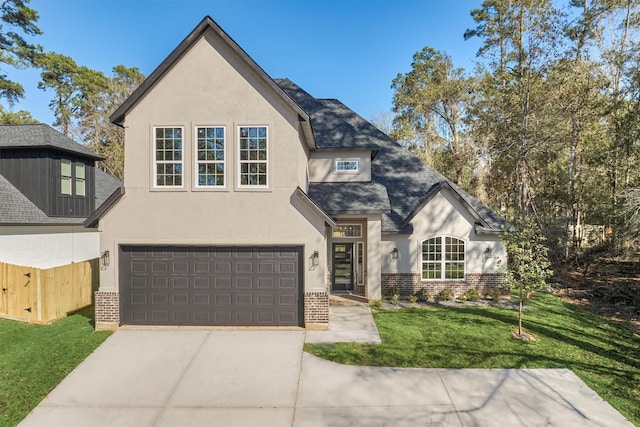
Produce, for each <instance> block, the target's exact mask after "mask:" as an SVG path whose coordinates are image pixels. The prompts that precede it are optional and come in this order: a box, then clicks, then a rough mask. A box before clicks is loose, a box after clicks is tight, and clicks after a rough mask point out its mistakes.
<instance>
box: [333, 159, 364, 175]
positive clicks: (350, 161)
mask: <svg viewBox="0 0 640 427" xmlns="http://www.w3.org/2000/svg"><path fill="white" fill-rule="evenodd" d="M344 163H355V164H356V168H355V169H340V168H339V167H338V165H339V164H344ZM334 168H335V171H336V173H358V172H360V162H359V161H358V160H357V159H341V160H336V162H335V166H334Z"/></svg>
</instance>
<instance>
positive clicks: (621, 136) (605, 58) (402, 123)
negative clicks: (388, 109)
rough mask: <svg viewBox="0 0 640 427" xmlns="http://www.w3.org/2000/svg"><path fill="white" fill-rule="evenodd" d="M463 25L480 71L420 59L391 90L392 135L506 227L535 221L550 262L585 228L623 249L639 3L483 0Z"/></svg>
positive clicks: (574, 245)
mask: <svg viewBox="0 0 640 427" xmlns="http://www.w3.org/2000/svg"><path fill="white" fill-rule="evenodd" d="M470 13H471V17H472V18H473V20H474V22H475V26H474V27H473V28H470V29H469V30H467V31H466V32H465V34H464V37H465V38H466V39H468V38H472V37H473V38H479V39H480V41H481V45H480V49H479V51H478V57H477V58H478V62H477V66H476V68H475V69H474V70H472V72H470V71H468V70H461V69H459V68H456V67H455V65H454V64H453V63H452V61H451V59H450V58H449V56H448V55H447V54H446V52H438V51H436V50H434V49H433V48H431V47H428V46H427V47H424V48H423V49H422V50H421V51H419V52H417V53H416V54H415V55H414V57H413V62H412V64H411V71H410V72H408V73H406V74H403V75H398V77H396V78H395V79H394V80H393V82H392V86H391V87H392V89H393V90H394V98H393V106H394V113H395V117H394V128H393V131H392V135H393V136H394V137H396V138H397V139H398V140H400V141H401V142H402V143H404V144H405V145H406V146H407V147H408V148H409V149H411V150H413V151H414V152H416V154H417V155H418V156H420V157H421V158H423V159H425V160H426V161H427V162H429V163H430V164H431V165H432V166H434V167H435V168H436V169H438V170H439V171H440V172H442V173H443V174H444V175H445V176H447V177H448V178H450V179H451V180H453V181H454V182H456V183H457V184H459V185H460V186H462V187H463V188H465V189H467V190H468V191H470V192H472V193H473V194H475V195H476V196H477V197H478V198H480V199H481V200H482V201H484V202H485V203H487V204H488V205H489V206H492V207H493V208H494V209H496V210H500V211H501V212H503V213H504V214H505V215H506V216H507V219H508V220H509V221H511V222H512V223H514V224H516V225H517V224H519V223H528V222H529V221H530V220H531V221H533V223H534V225H535V227H536V229H537V230H538V232H541V233H543V234H544V235H545V236H546V237H547V238H548V245H549V247H550V248H551V249H552V253H553V254H554V255H556V256H564V257H567V256H569V255H570V254H571V253H574V252H575V251H578V250H580V243H581V240H580V236H579V230H580V227H581V225H582V224H599V225H604V226H606V227H608V229H609V230H611V235H612V237H613V239H614V240H615V241H616V245H618V246H620V245H624V244H625V242H626V241H627V240H628V239H629V235H628V233H629V230H631V229H632V227H630V226H629V224H628V222H629V220H630V216H629V214H628V209H627V208H628V206H629V200H633V197H630V195H631V194H634V193H632V192H630V189H637V188H640V156H639V154H640V118H639V117H640V114H639V113H640V72H638V69H639V67H638V65H640V64H638V62H639V60H640V59H639V58H640V51H639V48H640V19H639V17H640V1H638V0H569V1H549V0H535V1H534V0H520V1H512V0H485V1H483V3H482V5H481V7H479V8H477V9H474V10H472V11H471V12H470ZM425 152H426V154H425ZM443 153H445V154H446V156H445V157H444V158H443V155H442V154H443ZM625 233H627V234H625Z"/></svg>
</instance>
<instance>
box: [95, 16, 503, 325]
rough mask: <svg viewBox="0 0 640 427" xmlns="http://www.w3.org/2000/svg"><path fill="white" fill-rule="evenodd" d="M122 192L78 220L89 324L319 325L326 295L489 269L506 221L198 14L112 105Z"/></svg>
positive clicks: (489, 275) (377, 294) (486, 274)
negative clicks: (104, 257) (92, 272)
mask: <svg viewBox="0 0 640 427" xmlns="http://www.w3.org/2000/svg"><path fill="white" fill-rule="evenodd" d="M111 120H112V121H113V122H114V123H115V124H117V125H119V126H122V127H123V128H124V129H125V141H126V144H125V180H124V188H123V191H122V192H120V193H118V194H117V197H113V198H111V200H110V201H109V202H108V203H106V204H105V206H104V208H103V209H100V210H99V211H98V212H96V214H94V215H92V217H90V218H89V219H88V220H87V222H86V225H88V226H96V225H97V226H98V227H99V230H100V231H101V233H102V236H101V251H102V252H103V253H110V254H111V256H110V259H111V260H112V262H111V264H110V265H109V266H108V267H107V268H106V269H103V270H102V271H101V276H100V289H99V291H98V292H97V293H96V322H97V327H98V328H109V327H116V326H118V325H258V326H260V325H262V326H278V325H285V326H303V327H316V326H318V325H320V326H322V325H324V326H326V324H327V322H328V314H329V295H330V293H332V292H335V293H347V292H348V293H354V294H359V295H362V296H364V297H365V298H368V299H370V300H371V299H379V298H381V296H382V295H383V293H384V292H385V290H386V289H388V288H389V287H390V286H397V287H398V288H399V289H400V290H401V291H402V292H403V293H410V292H414V291H415V290H417V289H419V288H422V287H427V288H429V290H430V291H431V292H434V291H437V290H438V289H444V288H445V287H452V288H455V289H456V290H457V291H461V290H462V289H466V288H467V287H475V288H478V289H482V288H485V287H490V286H495V285H496V284H497V283H499V282H500V280H501V275H500V271H499V269H498V264H497V260H498V259H500V258H502V259H504V258H505V257H506V255H505V251H504V247H503V245H502V244H501V242H500V239H499V233H500V232H501V230H502V229H501V227H502V226H503V225H504V221H503V220H502V219H501V218H500V217H499V216H497V215H496V214H494V213H493V212H492V211H491V210H489V209H488V208H486V207H485V206H483V205H482V204H481V203H480V202H478V201H477V200H475V199H474V198H472V197H471V196H469V195H468V194H466V193H465V192H463V191H462V190H461V189H460V188H458V187H456V186H455V185H453V184H452V183H451V182H449V181H448V180H447V179H446V178H444V177H443V176H442V175H440V174H438V173H437V172H435V171H434V170H432V169H431V168H429V167H428V166H426V165H425V164H423V163H422V162H421V161H420V160H419V159H418V158H416V157H415V156H413V155H412V154H411V153H409V152H408V151H407V150H405V149H404V148H402V147H401V146H400V145H399V144H397V143H396V142H395V141H393V140H392V139H390V138H389V137H388V136H387V135H385V134H384V133H382V132H380V131H379V130H378V129H376V128H375V127H374V126H372V125H371V124H370V123H369V122H367V121H366V120H364V119H362V118H361V117H360V116H358V115H357V114H356V113H354V112H353V111H352V110H350V109H349V108H348V107H346V106H345V105H343V104H342V103H340V102H339V101H336V100H333V99H316V98H314V97H313V96H311V95H309V94H308V93H306V92H305V91H303V90H302V89H301V88H299V87H298V86H297V85H295V84H294V83H293V82H291V81H289V80H286V79H285V80H281V79H276V80H274V79H272V78H271V77H269V76H268V75H267V73H265V71H264V70H262V69H261V68H260V66H258V64H256V63H255V62H254V61H253V60H252V59H251V58H250V57H249V55H247V53H246V52H245V51H244V50H242V48H240V46H238V45H237V44H236V43H235V42H234V41H233V40H232V39H231V37H229V35H228V34H226V33H225V32H224V31H223V30H222V29H221V28H220V27H219V26H218V25H217V24H216V23H215V22H214V21H213V20H212V19H211V18H209V17H206V18H205V19H204V20H203V21H202V22H201V23H200V24H199V25H198V26H197V27H196V28H195V29H194V30H193V31H192V32H191V33H190V34H189V35H188V36H187V38H186V39H185V40H184V41H183V42H182V43H180V45H179V46H178V47H177V48H176V49H175V50H174V51H173V52H172V53H171V54H170V55H169V56H168V57H167V58H166V59H165V60H164V61H163V62H162V63H161V64H160V65H159V66H158V68H157V69H156V70H155V71H154V72H153V73H152V74H151V75H150V76H149V77H148V78H147V80H146V81H145V82H144V83H143V84H142V85H141V86H140V87H139V88H138V89H137V90H136V91H135V92H134V93H133V94H132V95H131V97H129V98H128V99H127V100H126V101H125V102H124V104H123V105H122V106H121V107H120V108H119V109H118V110H117V111H116V112H114V113H113V115H112V116H111Z"/></svg>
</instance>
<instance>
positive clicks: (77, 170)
mask: <svg viewBox="0 0 640 427" xmlns="http://www.w3.org/2000/svg"><path fill="white" fill-rule="evenodd" d="M60 193H61V194H64V195H66V196H82V197H84V196H85V195H86V167H85V164H84V163H82V162H75V163H74V162H73V161H72V160H71V159H60Z"/></svg>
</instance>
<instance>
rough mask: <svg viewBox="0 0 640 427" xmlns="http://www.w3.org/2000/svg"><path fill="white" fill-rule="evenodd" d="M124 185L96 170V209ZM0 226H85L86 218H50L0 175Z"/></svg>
mask: <svg viewBox="0 0 640 427" xmlns="http://www.w3.org/2000/svg"><path fill="white" fill-rule="evenodd" d="M121 186H122V183H121V182H120V181H118V180H117V179H115V178H113V177H112V176H111V175H109V174H107V173H106V172H103V171H101V170H98V169H96V208H97V209H99V208H100V206H101V205H102V204H103V203H104V202H105V201H106V200H107V198H108V197H109V196H110V195H111V194H113V193H114V192H115V191H116V190H117V189H118V188H120V187H121ZM0 207H2V208H1V209H0V225H83V223H84V221H85V218H68V217H50V216H47V214H45V213H44V212H43V211H42V210H41V209H40V208H39V207H37V206H36V205H35V204H34V203H33V202H32V201H31V200H29V199H28V198H27V197H26V196H25V195H24V194H22V193H21V192H20V190H18V189H17V188H16V187H14V186H13V184H11V183H10V182H9V181H8V180H7V179H6V178H5V177H4V176H2V175H1V174H0Z"/></svg>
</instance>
